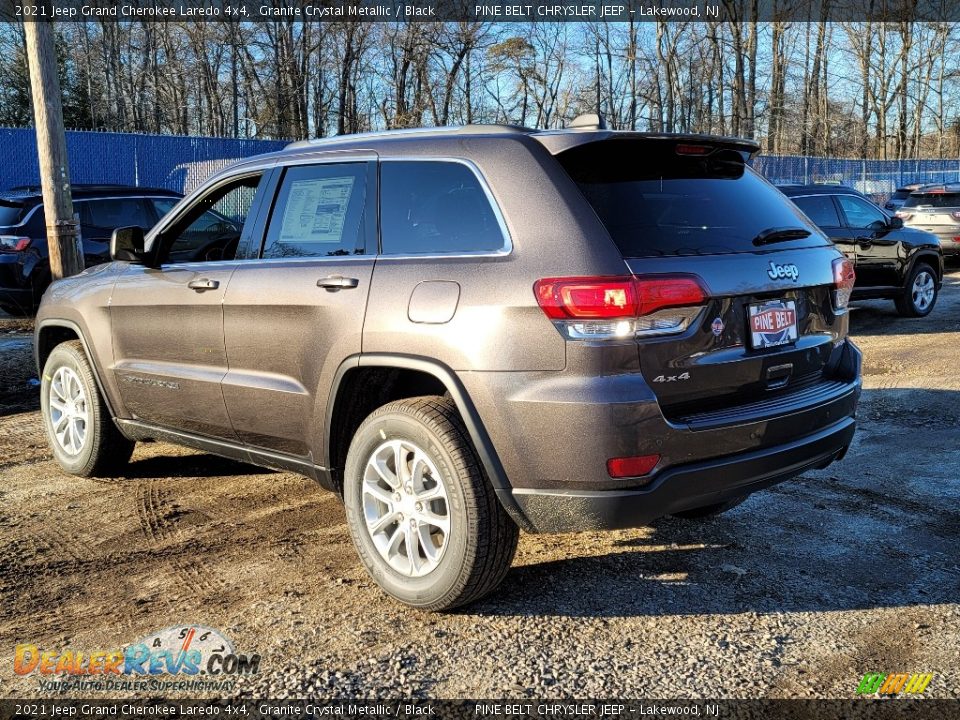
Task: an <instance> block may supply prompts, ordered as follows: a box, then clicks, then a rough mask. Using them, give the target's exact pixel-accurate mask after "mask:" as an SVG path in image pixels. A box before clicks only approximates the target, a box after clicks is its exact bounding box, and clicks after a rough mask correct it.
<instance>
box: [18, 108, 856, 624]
mask: <svg viewBox="0 0 960 720" xmlns="http://www.w3.org/2000/svg"><path fill="white" fill-rule="evenodd" d="M581 124H582V123H581ZM757 149H758V148H757V146H756V145H755V144H754V143H752V142H747V141H742V140H732V139H724V138H715V137H702V136H676V135H656V134H655V135H651V134H643V133H629V132H612V131H608V130H605V129H602V128H601V127H599V126H594V127H589V128H583V127H581V128H578V129H574V130H566V131H543V132H538V131H533V130H528V129H523V128H514V127H500V126H475V127H462V128H450V129H434V130H418V131H411V132H390V133H383V134H374V135H366V136H363V135H359V136H347V137H342V138H335V139H332V140H323V141H316V142H302V143H295V144H294V145H291V146H290V147H289V148H287V149H286V150H285V151H283V152H280V153H276V154H271V155H265V156H261V157H257V158H254V159H250V160H246V161H244V162H241V163H238V164H237V165H235V166H233V167H231V168H230V169H228V170H226V171H224V172H222V173H221V174H219V175H217V176H216V177H214V178H212V179H211V180H209V181H208V182H207V183H206V184H205V185H203V186H202V187H201V188H199V189H198V190H197V191H195V192H194V193H193V194H192V195H190V196H189V197H188V198H186V199H185V200H183V201H182V202H181V203H180V204H178V205H177V206H176V207H175V208H174V209H173V210H172V211H171V212H170V214H168V215H167V216H166V217H165V218H163V219H162V220H161V221H160V223H159V224H158V226H157V227H156V228H154V229H153V230H152V231H151V232H150V233H149V234H148V235H147V237H146V238H144V237H143V235H142V233H141V232H140V231H139V230H138V229H136V228H130V229H123V230H118V231H117V232H116V233H115V235H114V238H113V247H112V256H113V258H114V262H113V263H112V264H109V265H104V266H100V267H97V268H92V269H90V270H88V271H86V272H85V273H83V274H82V275H80V276H77V277H73V278H69V279H67V280H63V281H60V282H57V283H55V284H54V285H53V286H52V287H51V288H50V290H49V291H48V292H47V294H46V295H45V297H44V300H43V303H42V306H41V308H40V310H39V314H38V318H37V330H36V339H35V342H36V356H37V361H38V363H39V365H40V367H41V368H42V369H43V372H42V378H43V380H42V409H43V416H44V421H45V423H46V428H47V434H48V437H49V441H50V445H51V447H52V448H53V451H54V453H55V455H56V457H57V459H58V461H59V462H60V464H61V465H62V466H63V468H64V469H65V470H67V471H68V472H72V473H76V474H79V475H91V474H98V473H105V472H109V471H113V472H115V471H116V470H115V468H116V467H117V466H118V465H121V464H122V462H123V461H126V460H127V459H128V458H129V456H130V453H131V450H132V447H133V443H134V442H135V441H137V440H141V439H146V438H157V439H163V440H166V441H171V442H175V443H180V444H183V445H189V446H192V447H195V448H199V449H201V450H205V451H207V452H211V453H216V454H218V455H224V456H227V457H232V458H237V459H241V460H245V461H249V462H253V463H256V464H259V465H264V466H267V467H273V468H282V469H286V470H293V471H296V472H301V473H304V474H306V475H309V476H312V477H314V478H316V479H317V480H318V481H319V483H320V484H321V485H322V486H323V487H325V488H327V489H328V490H331V491H333V492H335V493H337V494H338V495H339V496H340V497H342V499H343V502H344V505H345V509H346V516H347V520H348V523H349V528H350V532H351V535H352V537H353V540H354V543H355V545H356V548H357V551H358V553H359V555H360V558H361V560H362V561H363V563H364V565H365V566H366V568H367V570H368V571H369V572H370V574H371V575H372V577H373V578H374V579H375V580H376V581H377V583H379V584H380V586H381V587H382V588H383V589H384V590H386V591H387V592H388V593H390V594H391V595H393V596H394V597H396V598H399V599H400V600H402V601H403V602H405V603H408V604H410V605H413V606H416V607H421V608H430V609H441V608H450V607H453V606H457V605H461V604H464V603H468V602H471V601H473V600H476V599H477V598H479V597H481V596H483V595H484V594H485V593H487V592H489V591H490V590H492V589H493V588H494V587H496V586H497V584H498V583H499V582H500V581H501V579H502V578H503V577H504V575H505V574H506V572H507V570H508V568H509V567H510V563H511V560H512V558H513V554H514V551H515V549H516V545H517V537H518V529H521V528H522V529H524V530H527V531H531V532H558V531H574V530H586V529H602V528H624V527H635V526H639V525H643V524H645V523H647V522H649V521H650V520H652V519H654V518H657V517H659V516H663V515H667V514H674V515H681V516H684V517H703V516H705V515H709V514H715V513H718V512H722V511H723V510H725V509H727V508H730V507H732V506H733V505H735V504H737V503H739V502H741V501H742V500H743V498H745V497H746V496H747V495H748V494H750V493H751V492H754V491H755V490H758V489H760V488H763V487H766V486H768V485H771V484H773V483H776V482H779V481H781V480H786V479H788V478H791V477H794V476H795V475H797V474H799V473H802V472H803V471H805V470H807V469H810V468H817V467H824V466H826V465H828V464H829V463H831V462H832V461H834V460H836V459H838V458H839V457H841V456H842V455H843V454H844V453H845V452H846V449H847V447H848V446H849V444H850V442H851V439H852V437H853V433H854V426H855V421H854V413H855V409H856V404H857V399H858V397H859V394H860V353H859V351H858V350H857V348H856V347H855V346H854V344H853V343H852V342H850V340H849V339H847V302H848V300H849V297H850V293H851V290H852V288H853V283H854V276H853V270H852V266H851V264H850V262H849V261H848V260H846V259H845V258H844V257H843V256H842V255H841V254H840V252H838V251H837V250H836V249H835V248H834V247H833V245H832V243H831V242H830V241H829V240H828V239H827V238H826V237H825V236H824V235H823V234H822V233H821V232H820V231H819V230H818V229H817V228H816V226H814V225H813V224H811V222H810V221H809V220H808V219H807V218H806V217H805V216H804V215H803V214H802V213H800V211H799V210H797V209H796V208H795V207H794V206H793V205H792V204H791V203H790V202H789V201H788V200H787V199H786V198H785V197H784V196H783V195H781V194H780V193H779V192H778V191H777V190H776V189H775V188H774V187H773V186H772V185H770V184H769V183H767V182H766V181H765V180H763V179H762V178H761V177H760V176H759V175H757V174H756V173H755V172H754V171H753V170H751V169H750V168H749V166H748V165H747V160H748V159H749V158H750V156H751V155H752V154H753V153H755V152H756V151H757ZM209 210H213V211H215V212H216V213H218V214H219V215H221V216H224V217H229V218H232V219H233V221H234V222H236V223H237V224H238V227H239V228H240V230H239V233H233V234H231V235H225V236H224V241H223V243H222V246H218V247H217V248H214V249H211V247H210V244H209V243H208V242H206V241H205V240H204V241H203V242H204V243H205V244H204V245H203V254H202V256H198V255H197V244H198V243H199V242H201V240H200V239H198V238H201V237H203V238H206V235H203V234H202V233H199V232H195V231H196V229H197V228H196V227H195V226H196V224H197V223H198V222H203V218H204V215H205V213H207V212H208V211H209ZM214 250H215V251H214ZM111 468H114V469H113V470H111Z"/></svg>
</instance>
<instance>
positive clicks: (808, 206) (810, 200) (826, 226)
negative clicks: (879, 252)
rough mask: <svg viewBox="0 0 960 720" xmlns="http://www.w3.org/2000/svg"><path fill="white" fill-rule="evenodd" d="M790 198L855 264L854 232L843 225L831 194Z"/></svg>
mask: <svg viewBox="0 0 960 720" xmlns="http://www.w3.org/2000/svg"><path fill="white" fill-rule="evenodd" d="M790 199H791V200H792V201H793V203H794V205H796V206H797V207H798V208H800V210H802V211H803V213H804V215H806V216H807V217H808V218H810V219H811V220H812V221H813V223H814V224H815V225H816V226H817V227H818V228H820V229H821V230H822V231H823V232H824V233H825V234H826V236H827V237H828V238H830V241H831V242H832V243H833V244H834V245H835V246H836V247H837V249H838V250H839V251H840V252H842V253H843V254H844V255H845V256H846V257H847V258H849V259H850V260H851V261H852V262H853V264H854V265H856V264H857V243H856V234H855V233H853V232H852V231H851V230H850V229H849V228H847V227H846V226H845V225H844V223H843V221H842V220H841V218H840V208H839V206H838V205H837V203H836V200H835V199H834V197H833V196H832V195H795V196H791V197H790Z"/></svg>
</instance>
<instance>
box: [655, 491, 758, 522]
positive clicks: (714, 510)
mask: <svg viewBox="0 0 960 720" xmlns="http://www.w3.org/2000/svg"><path fill="white" fill-rule="evenodd" d="M748 497H750V496H749V495H742V496H740V497H736V498H733V500H727V501H726V502H722V503H716V504H714V505H704V506H703V507H698V508H693V509H692V510H683V511H682V512H678V513H674V514H673V516H674V517H676V518H681V519H683V520H706V519H707V518H712V517H716V516H717V515H720V514H722V513H725V512H726V511H727V510H733V508H735V507H736V506H737V505H739V504H741V503H742V502H743V501H744V500H746V499H747V498H748Z"/></svg>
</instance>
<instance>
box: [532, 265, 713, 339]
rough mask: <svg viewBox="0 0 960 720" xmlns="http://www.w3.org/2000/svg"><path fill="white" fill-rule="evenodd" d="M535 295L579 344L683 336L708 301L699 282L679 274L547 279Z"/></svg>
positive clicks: (542, 306) (559, 326)
mask: <svg viewBox="0 0 960 720" xmlns="http://www.w3.org/2000/svg"><path fill="white" fill-rule="evenodd" d="M533 292H534V295H535V296H536V298H537V303H539V305H540V307H541V308H542V309H543V312H544V313H545V314H546V315H547V317H548V318H550V319H551V320H553V321H554V324H555V325H556V326H557V328H558V329H559V330H560V332H562V333H563V334H564V336H565V337H568V338H571V339H575V340H584V339H594V340H606V339H617V338H627V337H637V336H651V335H665V334H671V333H677V332H682V331H684V330H685V329H686V328H687V327H689V326H690V323H691V322H692V321H693V319H694V318H695V317H696V316H697V315H698V314H699V312H700V311H701V310H702V306H703V304H704V302H705V300H706V294H705V293H704V290H703V286H702V285H701V284H700V281H699V280H698V279H697V278H694V277H687V276H678V275H655V276H649V277H636V276H630V275H619V276H613V277H573V278H544V279H543V280H538V281H537V282H536V283H534V286H533Z"/></svg>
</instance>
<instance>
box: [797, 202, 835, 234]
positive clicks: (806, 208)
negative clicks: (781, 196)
mask: <svg viewBox="0 0 960 720" xmlns="http://www.w3.org/2000/svg"><path fill="white" fill-rule="evenodd" d="M791 199H792V200H793V202H794V203H796V205H797V207H798V208H800V209H801V210H803V213H804V215H806V216H807V217H808V218H810V219H811V220H813V221H814V222H815V223H816V224H817V225H819V226H820V227H839V226H840V216H839V215H838V214H837V206H836V205H834V203H833V198H832V197H830V196H829V195H811V196H810V197H798V198H791Z"/></svg>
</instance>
